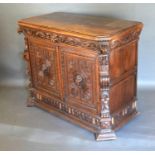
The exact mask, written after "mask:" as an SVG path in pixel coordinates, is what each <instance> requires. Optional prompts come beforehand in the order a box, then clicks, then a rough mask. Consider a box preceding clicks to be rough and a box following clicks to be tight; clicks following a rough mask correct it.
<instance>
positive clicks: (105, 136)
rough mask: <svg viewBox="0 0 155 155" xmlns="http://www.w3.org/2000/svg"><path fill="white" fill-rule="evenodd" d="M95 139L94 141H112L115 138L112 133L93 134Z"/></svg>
mask: <svg viewBox="0 0 155 155" xmlns="http://www.w3.org/2000/svg"><path fill="white" fill-rule="evenodd" d="M95 137H96V141H103V140H114V139H116V138H117V137H116V135H115V132H114V131H110V132H103V133H95Z"/></svg>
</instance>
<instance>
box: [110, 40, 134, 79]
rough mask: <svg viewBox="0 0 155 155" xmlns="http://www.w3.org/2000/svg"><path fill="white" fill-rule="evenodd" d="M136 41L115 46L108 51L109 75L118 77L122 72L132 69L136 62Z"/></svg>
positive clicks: (113, 77)
mask: <svg viewBox="0 0 155 155" xmlns="http://www.w3.org/2000/svg"><path fill="white" fill-rule="evenodd" d="M136 55H137V42H136V41H134V42H131V43H129V44H127V45H125V46H123V47H120V48H116V49H114V50H112V51H111V53H110V77H111V79H112V80H113V79H115V78H119V77H120V76H121V75H122V74H124V73H126V72H128V71H130V70H132V69H134V68H135V67H136V64H137V56H136Z"/></svg>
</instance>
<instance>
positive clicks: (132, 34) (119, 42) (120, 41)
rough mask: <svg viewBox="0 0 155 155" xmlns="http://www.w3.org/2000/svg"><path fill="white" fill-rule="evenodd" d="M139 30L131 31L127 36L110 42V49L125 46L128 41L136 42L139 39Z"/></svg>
mask: <svg viewBox="0 0 155 155" xmlns="http://www.w3.org/2000/svg"><path fill="white" fill-rule="evenodd" d="M140 32H141V29H138V30H132V31H131V32H128V34H126V35H123V36H121V37H120V38H118V39H116V40H115V39H114V40H112V41H111V42H110V47H111V49H113V48H117V47H120V46H122V45H125V44H127V43H129V42H130V41H133V40H137V39H138V38H139V35H140Z"/></svg>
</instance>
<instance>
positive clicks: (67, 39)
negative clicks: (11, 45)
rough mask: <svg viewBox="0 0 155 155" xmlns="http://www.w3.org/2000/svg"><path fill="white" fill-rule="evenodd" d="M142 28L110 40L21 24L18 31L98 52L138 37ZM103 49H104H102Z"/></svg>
mask: <svg viewBox="0 0 155 155" xmlns="http://www.w3.org/2000/svg"><path fill="white" fill-rule="evenodd" d="M140 32H141V29H137V30H136V31H135V30H134V31H131V32H128V33H127V34H126V35H121V36H120V37H119V38H117V39H113V38H112V39H110V40H109V39H108V40H101V41H100V40H98V41H97V40H87V39H82V38H78V37H71V36H68V35H63V34H58V33H55V32H47V31H44V30H37V29H33V28H28V27H26V26H20V27H19V29H18V33H23V34H25V35H28V36H33V37H37V38H42V39H47V40H51V42H53V43H64V44H67V45H71V46H79V47H83V48H87V49H91V50H94V51H97V52H100V51H105V50H106V47H107V44H108V47H109V49H113V48H117V47H120V46H122V45H124V44H126V43H128V42H131V41H133V40H136V39H138V37H139V34H140ZM101 49H102V50H101Z"/></svg>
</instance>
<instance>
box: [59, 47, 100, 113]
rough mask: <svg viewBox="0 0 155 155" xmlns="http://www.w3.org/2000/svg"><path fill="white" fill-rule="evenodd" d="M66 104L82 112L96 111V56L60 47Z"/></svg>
mask: <svg viewBox="0 0 155 155" xmlns="http://www.w3.org/2000/svg"><path fill="white" fill-rule="evenodd" d="M60 51H61V55H62V57H61V58H62V65H63V66H62V70H63V74H64V75H63V76H64V86H65V97H66V102H67V103H68V104H70V105H72V106H75V107H77V108H81V109H82V110H86V111H88V110H89V111H90V112H94V113H96V112H97V110H98V99H99V97H98V95H99V93H98V71H97V70H98V64H97V54H96V53H94V52H92V51H87V50H85V49H77V48H73V47H68V46H66V47H61V49H60Z"/></svg>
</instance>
